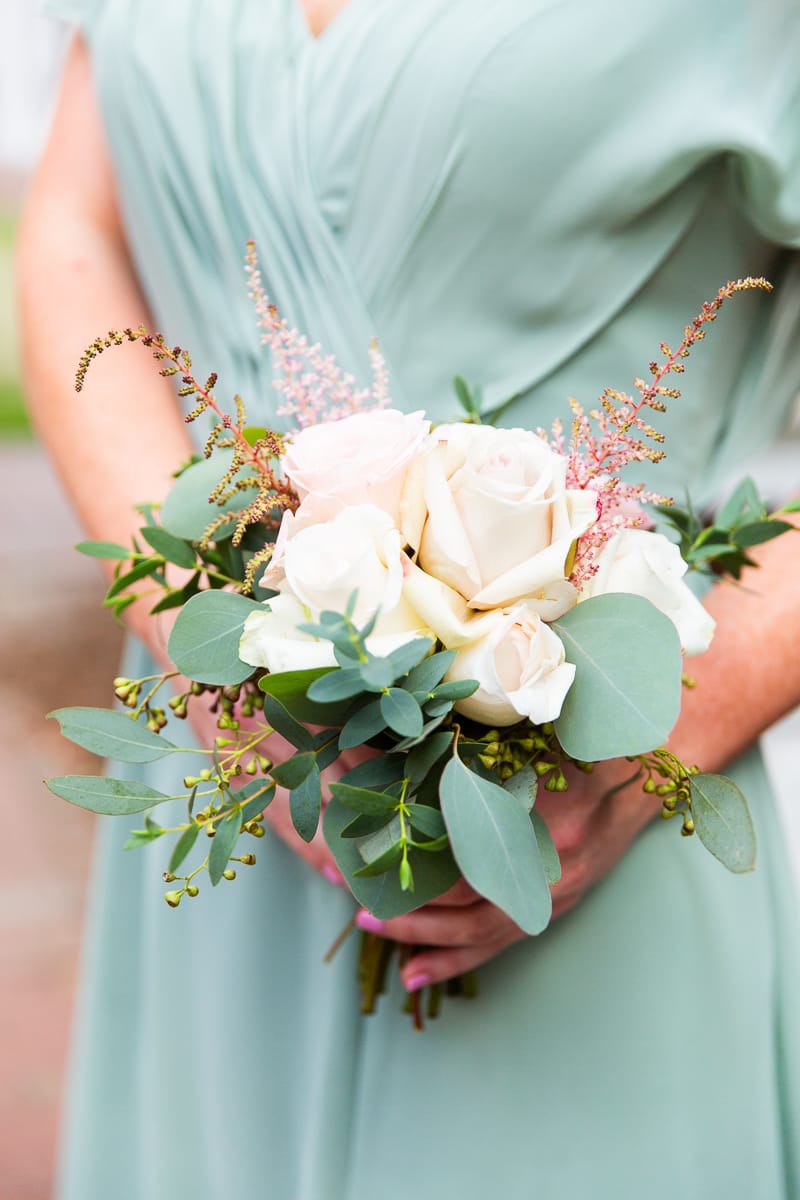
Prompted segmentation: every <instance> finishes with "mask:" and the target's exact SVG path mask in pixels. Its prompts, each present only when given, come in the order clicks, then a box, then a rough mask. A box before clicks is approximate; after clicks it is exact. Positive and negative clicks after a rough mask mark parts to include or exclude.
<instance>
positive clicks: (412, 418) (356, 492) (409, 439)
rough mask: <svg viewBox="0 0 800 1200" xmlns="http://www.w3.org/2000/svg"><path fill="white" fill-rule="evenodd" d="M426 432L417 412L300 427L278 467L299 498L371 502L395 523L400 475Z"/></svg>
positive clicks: (375, 414)
mask: <svg viewBox="0 0 800 1200" xmlns="http://www.w3.org/2000/svg"><path fill="white" fill-rule="evenodd" d="M429 429H430V421H427V420H425V417H424V415H423V414H422V413H421V412H416V413H401V412H397V411H396V410H395V409H384V410H381V411H376V412H367V413H356V414H355V415H354V416H352V417H345V418H343V419H342V420H341V421H329V422H325V423H323V424H321V425H310V426H309V427H308V428H307V429H303V430H302V431H301V432H300V433H298V434H297V435H296V436H295V437H294V438H293V440H292V441H291V442H290V443H289V446H288V448H287V450H286V453H285V454H284V455H283V457H282V459H281V466H282V467H283V471H284V473H285V475H286V476H287V478H288V479H289V480H290V481H291V483H292V484H293V486H294V488H295V491H296V492H297V494H298V496H299V497H300V499H301V500H303V499H304V498H305V497H306V496H307V495H313V496H317V497H324V498H327V499H335V500H339V501H341V502H342V504H345V505H355V504H374V505H376V506H377V507H378V508H381V509H383V510H384V512H387V513H388V514H389V516H390V517H391V518H392V520H393V521H394V522H395V524H398V522H399V518H400V496H401V493H402V490H403V484H404V482H405V477H406V473H407V471H408V468H409V466H410V465H411V463H412V462H413V460H414V458H415V457H416V456H417V455H418V454H419V453H420V452H421V450H422V449H423V447H424V445H425V443H426V439H427V435H428V431H429Z"/></svg>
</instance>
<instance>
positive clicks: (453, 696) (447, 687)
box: [432, 679, 480, 700]
mask: <svg viewBox="0 0 800 1200" xmlns="http://www.w3.org/2000/svg"><path fill="white" fill-rule="evenodd" d="M479 687H480V684H479V683H478V681H477V679H453V680H451V682H450V683H440V684H438V685H437V686H436V687H435V688H434V689H433V695H432V699H434V700H466V698H467V696H471V695H472V694H473V692H477V690H478V688H479Z"/></svg>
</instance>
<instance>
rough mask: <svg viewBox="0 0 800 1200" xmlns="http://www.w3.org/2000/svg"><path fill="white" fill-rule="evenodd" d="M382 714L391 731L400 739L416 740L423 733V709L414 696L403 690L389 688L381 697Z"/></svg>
mask: <svg viewBox="0 0 800 1200" xmlns="http://www.w3.org/2000/svg"><path fill="white" fill-rule="evenodd" d="M381 713H382V714H383V719H384V720H385V722H386V724H387V725H388V726H389V728H390V729H392V730H394V732H395V733H399V735H400V737H404V738H409V737H411V738H414V737H418V736H419V734H420V733H422V709H421V708H420V706H419V705H418V704H417V702H416V700H415V699H414V697H413V696H411V695H409V693H408V692H406V691H404V690H403V689H402V688H394V687H393V688H389V691H388V692H384V694H383V695H382V696H381Z"/></svg>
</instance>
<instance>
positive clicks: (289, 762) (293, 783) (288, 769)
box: [270, 751, 317, 791]
mask: <svg viewBox="0 0 800 1200" xmlns="http://www.w3.org/2000/svg"><path fill="white" fill-rule="evenodd" d="M316 769H317V756H316V754H314V752H313V751H305V752H304V753H302V754H293V755H292V757H291V758H287V759H286V760H285V762H282V763H278V765H277V766H275V767H273V768H272V770H271V772H270V774H271V775H272V778H273V779H274V780H275V782H276V783H277V784H278V785H279V786H280V787H285V788H289V790H290V791H292V790H293V789H294V788H297V787H299V786H300V784H301V783H302V782H303V780H304V779H307V778H308V776H309V775H310V774H311V772H312V771H314V770H316Z"/></svg>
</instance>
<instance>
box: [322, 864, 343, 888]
mask: <svg viewBox="0 0 800 1200" xmlns="http://www.w3.org/2000/svg"><path fill="white" fill-rule="evenodd" d="M322 874H323V876H324V877H325V878H326V879H327V881H328V883H332V884H333V886H334V887H344V875H342V873H341V871H337V870H336V867H329V866H325V867H323V868H322Z"/></svg>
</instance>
